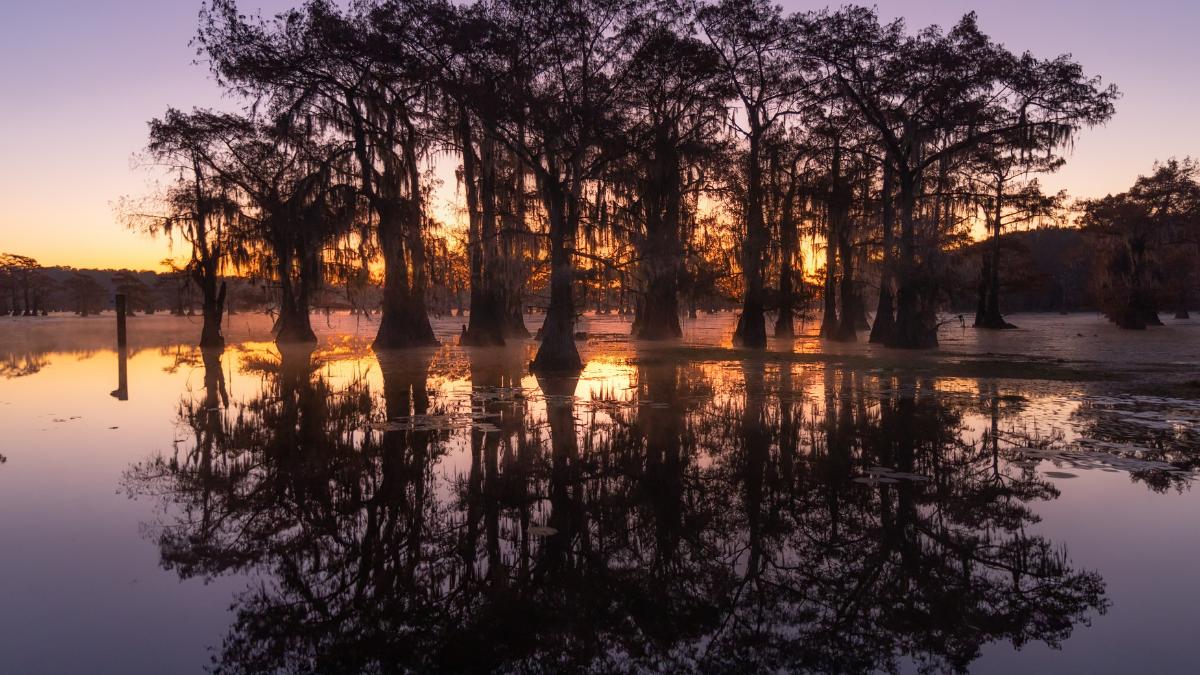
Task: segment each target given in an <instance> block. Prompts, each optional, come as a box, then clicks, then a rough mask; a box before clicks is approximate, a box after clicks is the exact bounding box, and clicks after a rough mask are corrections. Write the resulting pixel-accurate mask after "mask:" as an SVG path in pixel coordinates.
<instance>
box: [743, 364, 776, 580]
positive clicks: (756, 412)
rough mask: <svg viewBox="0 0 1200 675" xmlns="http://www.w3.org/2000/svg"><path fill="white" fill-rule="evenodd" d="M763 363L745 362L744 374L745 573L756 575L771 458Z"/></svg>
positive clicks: (761, 560) (760, 560) (761, 553)
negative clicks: (746, 543)
mask: <svg viewBox="0 0 1200 675" xmlns="http://www.w3.org/2000/svg"><path fill="white" fill-rule="evenodd" d="M764 375H765V373H764V368H763V364H762V363H761V362H754V361H744V362H743V363H742V376H743V379H744V381H745V383H746V397H745V400H744V402H743V406H742V420H741V437H742V442H743V446H742V457H743V460H742V461H743V466H742V476H741V478H742V485H743V489H744V490H745V492H744V495H743V499H744V500H745V501H744V508H745V516H746V537H747V539H748V542H749V547H750V552H749V558H748V559H747V563H746V567H747V569H746V575H747V577H750V578H756V577H757V576H758V574H759V573H760V572H761V571H762V566H763V564H764V563H765V560H764V551H763V547H764V541H763V538H764V534H763V531H762V530H763V522H762V520H763V513H762V511H763V501H764V499H765V495H764V492H765V491H766V488H767V486H766V485H765V479H766V471H767V465H768V462H769V459H770V451H771V438H770V431H769V430H768V428H767V420H766V415H765V412H766V411H765V407H766V383H765V377H764Z"/></svg>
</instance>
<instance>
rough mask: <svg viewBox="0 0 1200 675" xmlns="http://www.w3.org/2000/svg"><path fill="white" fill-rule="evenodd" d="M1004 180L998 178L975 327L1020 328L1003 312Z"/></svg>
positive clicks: (982, 267) (981, 276)
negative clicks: (1001, 258)
mask: <svg viewBox="0 0 1200 675" xmlns="http://www.w3.org/2000/svg"><path fill="white" fill-rule="evenodd" d="M1003 197H1004V181H1003V180H999V179H998V180H997V183H996V194H995V195H994V198H995V203H994V205H993V207H992V214H991V216H990V218H989V221H990V222H989V224H988V225H989V227H988V234H989V236H988V241H987V244H986V245H985V249H984V253H983V257H984V260H983V265H982V266H981V270H980V283H979V307H978V308H977V309H976V312H975V327H976V328H987V329H993V330H1002V329H1006V328H1016V326H1014V325H1012V324H1011V323H1009V322H1007V321H1005V320H1004V316H1003V315H1001V314H1000V229H1001V227H1002V226H1003V222H1004V221H1003V220H1002V219H1003V217H1004V211H1003V204H1004V202H1003Z"/></svg>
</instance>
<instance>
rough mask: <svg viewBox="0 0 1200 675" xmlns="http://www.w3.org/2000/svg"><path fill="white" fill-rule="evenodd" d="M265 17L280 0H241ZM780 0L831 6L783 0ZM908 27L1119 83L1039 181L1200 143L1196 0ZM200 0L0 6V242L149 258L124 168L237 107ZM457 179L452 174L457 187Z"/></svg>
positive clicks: (959, 9) (935, 7) (985, 14)
mask: <svg viewBox="0 0 1200 675" xmlns="http://www.w3.org/2000/svg"><path fill="white" fill-rule="evenodd" d="M243 4H244V6H245V7H246V8H247V9H255V8H261V9H262V10H263V11H264V13H273V12H275V11H277V10H279V9H281V8H284V7H287V6H289V5H291V4H292V3H291V2H287V1H286V0H247V1H246V2H244V3H243ZM782 4H783V5H784V6H785V7H786V8H788V9H806V8H815V7H821V6H824V3H820V2H806V1H804V0H786V1H785V2H783V3H782ZM876 4H877V5H878V7H879V9H880V12H881V13H882V14H883V15H884V16H885V17H896V16H904V17H906V18H907V19H908V22H909V25H910V27H914V28H915V27H919V26H924V25H927V24H930V23H938V24H942V25H949V24H952V23H953V22H954V21H956V20H957V19H958V17H960V16H961V15H962V14H963V13H964V12H966V11H970V10H972V9H974V10H976V11H977V12H978V13H979V17H980V25H981V26H982V28H983V29H984V30H985V31H986V32H988V33H989V34H991V35H992V36H993V37H995V38H996V39H997V40H1000V41H1002V42H1004V43H1005V44H1006V45H1008V46H1009V48H1011V49H1013V50H1018V51H1020V50H1026V49H1028V50H1030V51H1032V52H1033V53H1035V54H1037V55H1038V56H1045V57H1048V56H1053V55H1056V54H1059V53H1063V52H1067V53H1071V54H1073V55H1074V56H1075V58H1077V59H1078V60H1079V61H1080V62H1082V63H1083V64H1084V67H1085V69H1086V70H1087V72H1089V73H1092V74H1100V75H1103V76H1104V78H1105V80H1106V81H1109V82H1115V83H1116V84H1117V85H1118V86H1120V88H1121V90H1122V92H1124V97H1123V98H1122V100H1121V101H1120V102H1119V103H1118V104H1117V116H1116V118H1115V119H1114V120H1113V121H1112V122H1110V123H1109V124H1108V125H1107V126H1105V127H1103V128H1099V129H1094V130H1090V131H1087V132H1085V133H1084V134H1082V135H1081V136H1080V137H1079V139H1078V140H1077V142H1076V144H1075V148H1074V152H1073V153H1072V154H1071V156H1070V157H1069V162H1068V164H1067V166H1066V167H1065V168H1064V169H1063V170H1061V171H1060V172H1059V173H1058V174H1057V175H1055V176H1051V177H1049V178H1048V179H1046V180H1045V182H1046V184H1047V185H1048V186H1049V187H1051V188H1054V189H1058V188H1066V189H1068V190H1069V191H1070V192H1071V193H1072V194H1073V195H1075V196H1081V197H1083V196H1095V195H1101V194H1105V193H1107V192H1113V191H1119V190H1123V189H1124V188H1126V187H1127V186H1128V185H1129V184H1130V183H1131V182H1132V181H1133V179H1134V177H1135V176H1136V175H1137V174H1139V173H1145V172H1146V171H1148V170H1149V168H1150V166H1151V164H1152V163H1153V162H1154V160H1155V159H1164V158H1167V157H1170V156H1183V155H1189V154H1190V155H1194V156H1195V155H1200V125H1198V124H1197V119H1198V117H1197V109H1198V107H1200V77H1197V74H1196V68H1197V66H1200V40H1198V39H1197V30H1200V0H1143V1H1142V2H1128V1H1126V2H1116V1H1114V0H1091V1H1088V0H1004V1H1003V2H994V1H992V2H986V3H985V2H981V1H979V0H975V1H966V0H911V1H902V0H880V1H879V2H878V3H876ZM199 6H200V5H199V2H198V0H197V1H193V0H123V1H122V0H108V1H105V0H95V1H93V2H86V1H82V0H76V1H75V2H66V1H64V0H34V1H32V2H22V1H20V0H15V1H13V2H6V3H4V7H3V9H0V91H3V92H4V93H3V96H2V97H0V158H2V163H0V251H11V252H15V253H23V254H26V255H32V256H35V257H37V258H39V259H40V260H41V261H42V262H43V263H44V264H70V265H79V266H84V265H105V266H110V265H111V266H130V267H146V268H150V267H155V266H156V263H157V261H158V260H160V259H162V258H163V257H165V256H166V255H168V253H169V251H168V248H167V245H166V243H165V242H164V241H162V240H157V241H155V240H151V239H148V238H146V237H144V236H142V235H140V234H137V233H133V232H129V231H127V230H125V229H124V228H123V227H122V226H121V225H119V224H118V223H117V222H116V219H115V218H114V215H113V210H112V206H111V203H112V202H113V201H115V200H116V199H117V198H119V197H121V196H122V195H138V194H142V193H144V192H145V191H146V190H147V187H148V181H149V178H148V175H147V174H146V172H144V171H141V170H137V169H135V168H134V167H132V166H131V158H132V155H133V153H135V152H136V151H138V150H139V149H140V148H141V147H142V146H143V145H144V143H145V134H146V121H147V120H149V119H150V118H152V117H154V116H157V115H160V114H161V113H162V111H163V110H165V109H166V107H167V106H175V107H180V108H190V107H192V106H230V105H232V103H231V102H229V101H223V100H222V98H221V94H220V92H219V91H218V90H217V88H216V87H215V86H214V85H213V84H212V82H211V81H210V80H209V77H208V73H207V71H206V70H205V69H204V68H203V67H200V66H194V65H192V60H193V58H194V53H193V50H192V48H190V47H189V46H188V40H189V39H190V38H191V37H192V35H193V34H194V32H195V25H196V16H197V12H198V9H199ZM451 188H452V186H451Z"/></svg>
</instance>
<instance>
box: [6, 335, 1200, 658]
mask: <svg viewBox="0 0 1200 675" xmlns="http://www.w3.org/2000/svg"><path fill="white" fill-rule="evenodd" d="M1011 319H1012V320H1013V321H1014V322H1015V323H1017V324H1018V325H1020V326H1022V329H1021V330H1017V331H1008V332H1003V333H998V334H997V333H982V334H977V333H976V332H975V331H974V330H972V329H969V328H966V329H964V328H961V327H960V326H959V325H958V324H957V322H955V323H952V324H948V325H946V326H945V327H944V328H943V332H942V341H943V347H942V349H940V350H939V351H938V352H936V353H906V352H894V351H889V350H883V349H879V348H875V347H872V346H869V345H865V344H857V345H828V344H823V343H822V342H820V341H819V340H817V339H816V338H815V337H814V336H813V335H811V333H809V334H806V335H805V336H802V337H800V338H797V339H796V340H794V341H787V342H778V341H776V342H772V344H771V345H770V346H769V349H768V351H767V352H766V353H760V354H753V353H748V352H743V351H738V350H733V349H730V348H729V339H730V335H731V334H732V331H733V327H734V320H733V317H732V315H730V314H719V315H714V316H704V317H701V318H699V319H695V320H689V321H687V322H685V336H684V338H683V340H682V341H680V342H679V343H677V344H672V345H667V346H652V345H647V344H639V343H635V342H631V341H630V340H629V339H628V338H627V337H626V335H627V333H628V329H629V324H628V322H627V321H625V320H623V319H621V318H618V317H586V318H585V320H584V322H583V324H582V325H581V326H580V330H582V331H586V333H587V339H586V341H581V343H580V346H581V350H582V352H583V355H584V357H585V359H586V361H587V367H586V369H585V370H584V371H583V373H582V374H581V375H580V376H579V377H578V378H569V379H568V378H554V377H550V378H537V377H533V376H531V375H529V374H528V372H527V368H526V363H527V362H528V360H529V359H530V358H531V357H532V353H533V350H534V349H535V346H536V345H535V343H534V342H533V341H532V340H531V341H526V342H522V343H520V344H516V345H511V346H509V347H506V348H493V349H464V348H459V347H457V346H454V344H453V342H454V341H455V340H454V338H455V336H456V335H457V332H458V331H459V329H460V326H461V323H462V321H463V320H462V319H458V318H446V319H439V320H438V321H436V322H435V328H436V330H437V332H438V334H439V337H440V338H442V340H443V346H442V347H439V348H436V349H426V350H413V351H407V352H400V353H392V354H385V355H382V356H376V355H375V354H373V353H372V352H371V351H370V348H369V344H370V339H371V336H372V335H373V333H374V329H375V325H374V323H372V322H371V321H368V320H365V319H355V318H352V317H347V316H332V317H326V316H314V323H315V324H316V327H317V329H318V333H319V334H320V338H321V342H320V344H319V345H318V346H317V348H316V349H315V350H312V351H311V352H310V351H307V350H301V351H296V350H286V351H285V352H284V353H282V354H281V353H280V352H279V350H277V349H276V348H275V346H274V345H273V344H271V342H270V334H269V331H268V329H269V325H268V323H267V320H266V319H265V318H264V317H260V316H249V315H239V316H234V317H231V319H230V322H229V326H228V328H227V337H228V339H229V342H230V345H229V347H228V348H227V349H226V350H225V351H224V353H223V354H220V355H216V354H203V353H201V352H200V351H199V350H198V349H195V348H194V347H192V346H191V345H192V344H193V343H194V341H195V339H196V337H197V335H198V332H199V324H198V320H192V319H188V318H176V317H166V316H162V317H138V318H135V319H131V320H130V328H129V330H130V348H129V350H128V353H126V354H124V355H121V354H118V353H117V352H116V351H115V350H114V349H113V345H114V342H115V339H114V335H113V325H112V324H113V320H112V317H111V316H108V317H97V318H88V319H79V318H73V317H63V318H55V317H50V318H39V319H23V318H12V317H4V318H0V456H2V458H3V463H0V672H4V673H74V672H78V673H188V672H203V671H204V670H206V669H208V670H216V671H218V672H264V671H265V672H272V671H299V672H310V671H313V672H363V671H366V672H396V671H401V672H404V671H409V672H494V671H499V672H513V671H515V672H547V673H557V672H573V671H583V670H586V671H589V672H614V671H615V672H658V671H665V672H676V673H686V672H718V673H724V672H792V671H801V672H802V671H817V672H828V671H838V672H873V671H901V672H919V671H932V672H944V671H953V670H968V669H969V670H971V671H973V672H983V673H1011V672H1050V671H1053V672H1077V673H1098V672H1155V673H1167V672H1196V671H1197V669H1198V668H1200V666H1197V663H1198V662H1200V657H1198V656H1197V652H1196V644H1195V642H1194V635H1195V630H1196V626H1198V625H1200V576H1198V575H1196V574H1195V569H1196V567H1197V565H1198V564H1200V510H1198V507H1200V501H1198V497H1197V492H1196V491H1195V490H1194V489H1193V486H1194V485H1195V477H1196V473H1195V472H1196V470H1197V469H1200V382H1198V381H1197V380H1198V378H1200V322H1197V323H1196V324H1191V323H1187V322H1175V321H1174V320H1170V319H1168V320H1167V321H1168V324H1169V325H1168V326H1166V327H1164V328H1161V329H1155V330H1152V331H1148V332H1144V333H1127V332H1121V331H1118V330H1116V329H1115V328H1112V327H1111V326H1109V325H1107V324H1106V323H1105V322H1104V321H1103V320H1102V319H1101V318H1099V317H1097V316H1095V315H1074V316H1062V317H1060V316H1014V317H1011ZM530 320H531V323H533V322H536V321H537V320H538V317H531V318H530ZM808 328H809V329H812V328H814V327H813V326H808ZM122 372H123V373H124V377H123V378H122V377H121V373H122Z"/></svg>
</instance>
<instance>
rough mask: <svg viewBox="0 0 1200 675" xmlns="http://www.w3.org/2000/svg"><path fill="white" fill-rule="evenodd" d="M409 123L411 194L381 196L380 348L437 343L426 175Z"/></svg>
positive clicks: (407, 151)
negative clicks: (428, 303)
mask: <svg viewBox="0 0 1200 675" xmlns="http://www.w3.org/2000/svg"><path fill="white" fill-rule="evenodd" d="M408 126H409V132H408V133H409V137H410V139H409V140H410V141H411V142H409V143H406V144H405V145H404V149H403V154H404V175H403V177H402V179H404V180H407V186H406V190H405V193H406V195H407V196H406V197H404V198H399V197H397V198H394V199H385V200H381V202H382V203H381V204H380V208H379V229H378V237H379V244H380V248H381V249H382V251H383V272H384V282H383V314H382V316H381V317H380V320H379V332H378V333H377V334H376V336H375V342H374V343H373V346H374V348H375V349H397V348H403V347H418V346H423V345H436V344H437V343H438V341H437V338H436V337H434V335H433V327H432V326H431V325H430V324H429V312H428V311H427V309H426V307H425V288H426V286H427V279H426V271H425V239H424V227H423V223H422V217H423V216H422V213H421V202H420V199H421V176H420V169H419V168H418V166H417V158H416V152H415V150H414V149H413V147H412V143H413V142H415V140H413V137H415V134H416V132H415V131H414V130H413V129H412V128H411V123H409V124H408Z"/></svg>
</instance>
